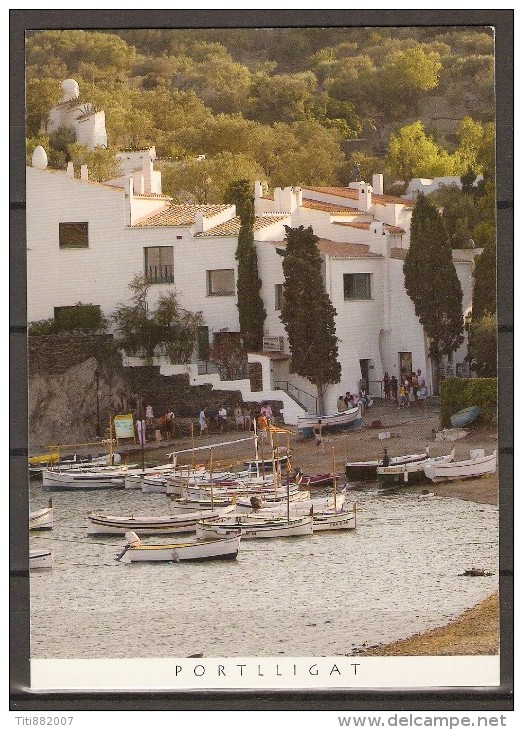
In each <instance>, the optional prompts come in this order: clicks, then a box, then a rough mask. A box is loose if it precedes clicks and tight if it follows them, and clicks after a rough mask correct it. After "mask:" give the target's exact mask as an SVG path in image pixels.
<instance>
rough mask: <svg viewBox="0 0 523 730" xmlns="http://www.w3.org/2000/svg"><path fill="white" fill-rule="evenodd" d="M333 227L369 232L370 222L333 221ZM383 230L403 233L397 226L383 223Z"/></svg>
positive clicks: (403, 230) (402, 229)
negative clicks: (345, 227)
mask: <svg viewBox="0 0 523 730" xmlns="http://www.w3.org/2000/svg"><path fill="white" fill-rule="evenodd" d="M334 225H335V226H347V227H348V228H359V229H360V230H362V231H368V230H370V226H371V221H334ZM385 230H386V231H389V233H405V229H404V228H400V227H399V226H391V225H389V224H388V223H385Z"/></svg>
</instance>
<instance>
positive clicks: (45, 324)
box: [27, 317, 58, 337]
mask: <svg viewBox="0 0 523 730" xmlns="http://www.w3.org/2000/svg"><path fill="white" fill-rule="evenodd" d="M57 331H58V329H57V327H56V324H55V321H54V319H53V318H52V317H51V319H39V320H38V321H36V322H29V324H28V326H27V333H28V335H29V337H32V336H35V337H37V336H39V335H55V334H56V333H57Z"/></svg>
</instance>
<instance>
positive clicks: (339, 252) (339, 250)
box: [267, 238, 383, 259]
mask: <svg viewBox="0 0 523 730" xmlns="http://www.w3.org/2000/svg"><path fill="white" fill-rule="evenodd" d="M267 243H270V244H272V245H273V246H276V247H277V248H285V246H286V245H287V242H286V241H267ZM317 245H318V250H319V251H320V252H321V253H323V254H325V255H327V256H331V257H333V258H341V259H346V258H347V259H376V258H378V259H381V258H383V256H382V255H381V254H379V253H373V252H372V251H371V250H370V246H368V245H367V244H364V243H340V242H339V241H330V240H329V239H328V238H320V239H318V244H317Z"/></svg>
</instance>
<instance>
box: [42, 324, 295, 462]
mask: <svg viewBox="0 0 523 730" xmlns="http://www.w3.org/2000/svg"><path fill="white" fill-rule="evenodd" d="M28 353H29V354H28V357H29V398H28V421H29V444H30V448H32V449H36V448H38V447H45V446H46V445H49V444H72V443H77V444H78V443H83V442H92V441H93V440H94V439H95V437H96V434H97V431H98V432H99V433H100V435H101V436H104V435H105V434H106V431H108V424H109V419H110V417H111V416H112V415H115V414H118V413H133V414H135V415H137V411H138V405H139V402H140V401H139V399H140V398H142V399H143V405H144V407H145V406H147V405H151V406H152V408H153V412H154V415H155V416H156V417H159V416H163V415H164V414H165V413H166V412H167V410H168V409H171V408H172V410H173V411H174V413H175V415H176V416H177V417H178V418H182V419H190V420H191V421H192V420H194V421H196V419H197V418H198V414H199V412H200V411H201V410H202V408H206V410H207V413H208V414H209V415H211V416H212V414H213V413H217V412H218V409H219V407H220V406H221V405H224V406H225V408H226V409H227V413H228V415H229V416H230V418H231V419H232V418H233V410H234V407H235V405H236V404H237V403H238V402H239V401H241V399H242V398H241V394H240V392H239V391H230V390H223V391H221V390H213V388H212V385H210V384H209V385H199V386H191V385H190V384H189V376H188V375H170V376H164V375H161V374H160V368H159V367H157V366H142V367H126V368H124V367H123V365H122V359H121V355H120V352H119V351H118V349H117V345H116V343H115V341H114V339H113V337H112V335H48V336H39V337H29V339H28ZM96 371H98V380H97V378H96V375H95V373H96ZM250 405H251V406H252V411H253V414H257V413H258V412H259V408H260V404H259V403H256V402H251V403H250ZM282 405H283V404H282V403H281V401H278V402H272V407H273V412H274V414H275V417H276V418H278V416H279V414H280V412H281V408H282Z"/></svg>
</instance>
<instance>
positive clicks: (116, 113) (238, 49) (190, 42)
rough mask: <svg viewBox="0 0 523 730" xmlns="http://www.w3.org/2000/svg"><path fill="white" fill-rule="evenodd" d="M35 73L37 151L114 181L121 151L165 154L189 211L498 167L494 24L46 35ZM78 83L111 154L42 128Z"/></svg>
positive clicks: (31, 109)
mask: <svg viewBox="0 0 523 730" xmlns="http://www.w3.org/2000/svg"><path fill="white" fill-rule="evenodd" d="M26 69H27V137H28V153H31V152H32V150H33V149H34V147H35V146H36V145H37V144H42V145H43V146H44V147H45V148H46V150H48V153H49V159H50V164H51V165H53V166H56V167H62V166H63V165H64V164H65V162H66V161H67V160H68V159H73V160H74V161H76V162H82V161H87V162H88V164H89V167H90V169H92V170H93V171H94V176H95V178H96V177H98V178H99V179H103V177H104V174H105V173H107V174H109V171H110V164H111V161H110V159H109V158H110V157H111V156H112V155H113V154H114V152H116V151H118V150H123V149H142V148H144V147H147V146H150V145H155V146H156V150H157V154H158V156H159V157H160V158H162V162H161V163H160V164H161V168H162V173H163V181H164V190H165V191H166V192H167V193H169V194H171V195H173V197H174V198H175V199H176V200H179V201H186V200H191V201H196V202H208V203H209V202H219V201H221V200H223V196H224V193H225V190H226V188H227V186H228V185H229V184H230V182H231V181H232V180H237V179H247V180H250V181H253V180H254V179H256V178H260V177H261V178H263V179H265V180H267V181H268V183H269V186H270V187H274V186H277V185H289V184H301V185H336V184H341V185H346V184H347V183H348V182H349V181H350V180H351V179H354V168H355V165H356V164H358V165H359V169H360V172H361V175H362V177H363V178H365V179H370V176H371V175H372V173H377V172H384V173H385V185H386V190H387V191H395V190H397V186H396V188H394V187H393V184H394V183H395V182H396V181H398V180H401V181H405V180H408V179H409V178H410V177H412V176H420V177H433V176H436V175H451V174H452V175H463V174H465V173H467V172H474V173H476V174H484V173H489V172H492V166H493V162H492V161H493V149H494V147H493V145H494V128H493V119H494V39H493V35H492V31H491V29H490V28H481V27H474V28H472V27H470V28H465V27H461V28H452V27H449V28H444V27H433V28H431V27H429V28H292V29H290V28H289V29H270V28H268V29H241V30H240V29H214V30H211V29H207V30H122V31H110V32H109V31H108V32H100V31H84V30H66V31H57V30H47V31H37V32H33V33H30V34H28V37H27V43H26ZM70 77H72V78H75V79H76V80H77V81H78V83H79V85H80V92H81V99H85V100H86V101H90V102H93V103H94V104H95V106H96V108H97V109H103V110H104V111H105V113H106V125H107V132H108V137H109V147H110V149H109V150H108V151H107V152H105V151H103V150H101V151H97V155H95V153H90V157H89V154H88V153H87V151H86V150H82V149H81V148H80V146H79V145H78V144H75V140H74V139H71V138H70V136H68V134H67V130H60V134H59V133H55V134H54V135H51V137H49V135H47V134H46V133H45V131H43V130H45V125H46V120H47V115H48V112H49V110H50V108H51V107H52V106H53V105H54V104H56V103H57V102H58V101H59V100H60V98H61V92H60V83H61V81H62V80H63V79H65V78H70ZM201 155H205V159H200V160H198V159H197V157H198V156H201Z"/></svg>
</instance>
